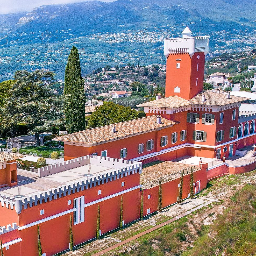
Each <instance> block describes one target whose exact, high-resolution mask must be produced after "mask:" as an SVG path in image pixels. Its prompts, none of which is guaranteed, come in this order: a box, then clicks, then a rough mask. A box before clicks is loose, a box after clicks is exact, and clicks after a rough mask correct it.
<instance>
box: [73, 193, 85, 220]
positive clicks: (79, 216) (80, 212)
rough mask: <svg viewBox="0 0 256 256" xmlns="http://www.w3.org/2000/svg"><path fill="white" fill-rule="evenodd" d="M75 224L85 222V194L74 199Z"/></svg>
mask: <svg viewBox="0 0 256 256" xmlns="http://www.w3.org/2000/svg"><path fill="white" fill-rule="evenodd" d="M74 209H75V211H74V225H77V224H79V223H82V222H84V196H81V197H77V198H75V199H74Z"/></svg>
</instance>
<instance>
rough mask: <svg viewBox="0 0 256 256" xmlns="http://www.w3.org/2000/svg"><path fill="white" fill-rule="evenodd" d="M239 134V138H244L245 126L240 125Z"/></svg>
mask: <svg viewBox="0 0 256 256" xmlns="http://www.w3.org/2000/svg"><path fill="white" fill-rule="evenodd" d="M237 134H238V138H241V137H243V125H242V124H239V126H238V132H237Z"/></svg>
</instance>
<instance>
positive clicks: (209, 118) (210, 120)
mask: <svg viewBox="0 0 256 256" xmlns="http://www.w3.org/2000/svg"><path fill="white" fill-rule="evenodd" d="M214 118H215V116H214V115H213V114H203V115H202V124H214Z"/></svg>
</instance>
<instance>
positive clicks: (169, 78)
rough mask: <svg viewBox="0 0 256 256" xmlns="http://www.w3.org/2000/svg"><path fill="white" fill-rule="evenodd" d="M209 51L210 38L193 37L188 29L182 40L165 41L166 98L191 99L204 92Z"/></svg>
mask: <svg viewBox="0 0 256 256" xmlns="http://www.w3.org/2000/svg"><path fill="white" fill-rule="evenodd" d="M208 51H209V36H197V37H193V36H192V32H191V31H190V29H189V28H188V27H186V28H185V29H184V31H183V32H182V38H171V39H166V40H165V41H164V54H165V56H166V57H167V63H166V87H165V97H170V96H175V95H176V96H179V97H182V98H184V99H187V100H188V99H191V98H193V97H194V96H195V95H197V94H198V93H199V92H201V91H202V90H203V80H204V64H205V55H206V54H207V53H208Z"/></svg>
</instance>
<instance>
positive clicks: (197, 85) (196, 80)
mask: <svg viewBox="0 0 256 256" xmlns="http://www.w3.org/2000/svg"><path fill="white" fill-rule="evenodd" d="M196 86H198V78H197V79H196Z"/></svg>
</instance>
